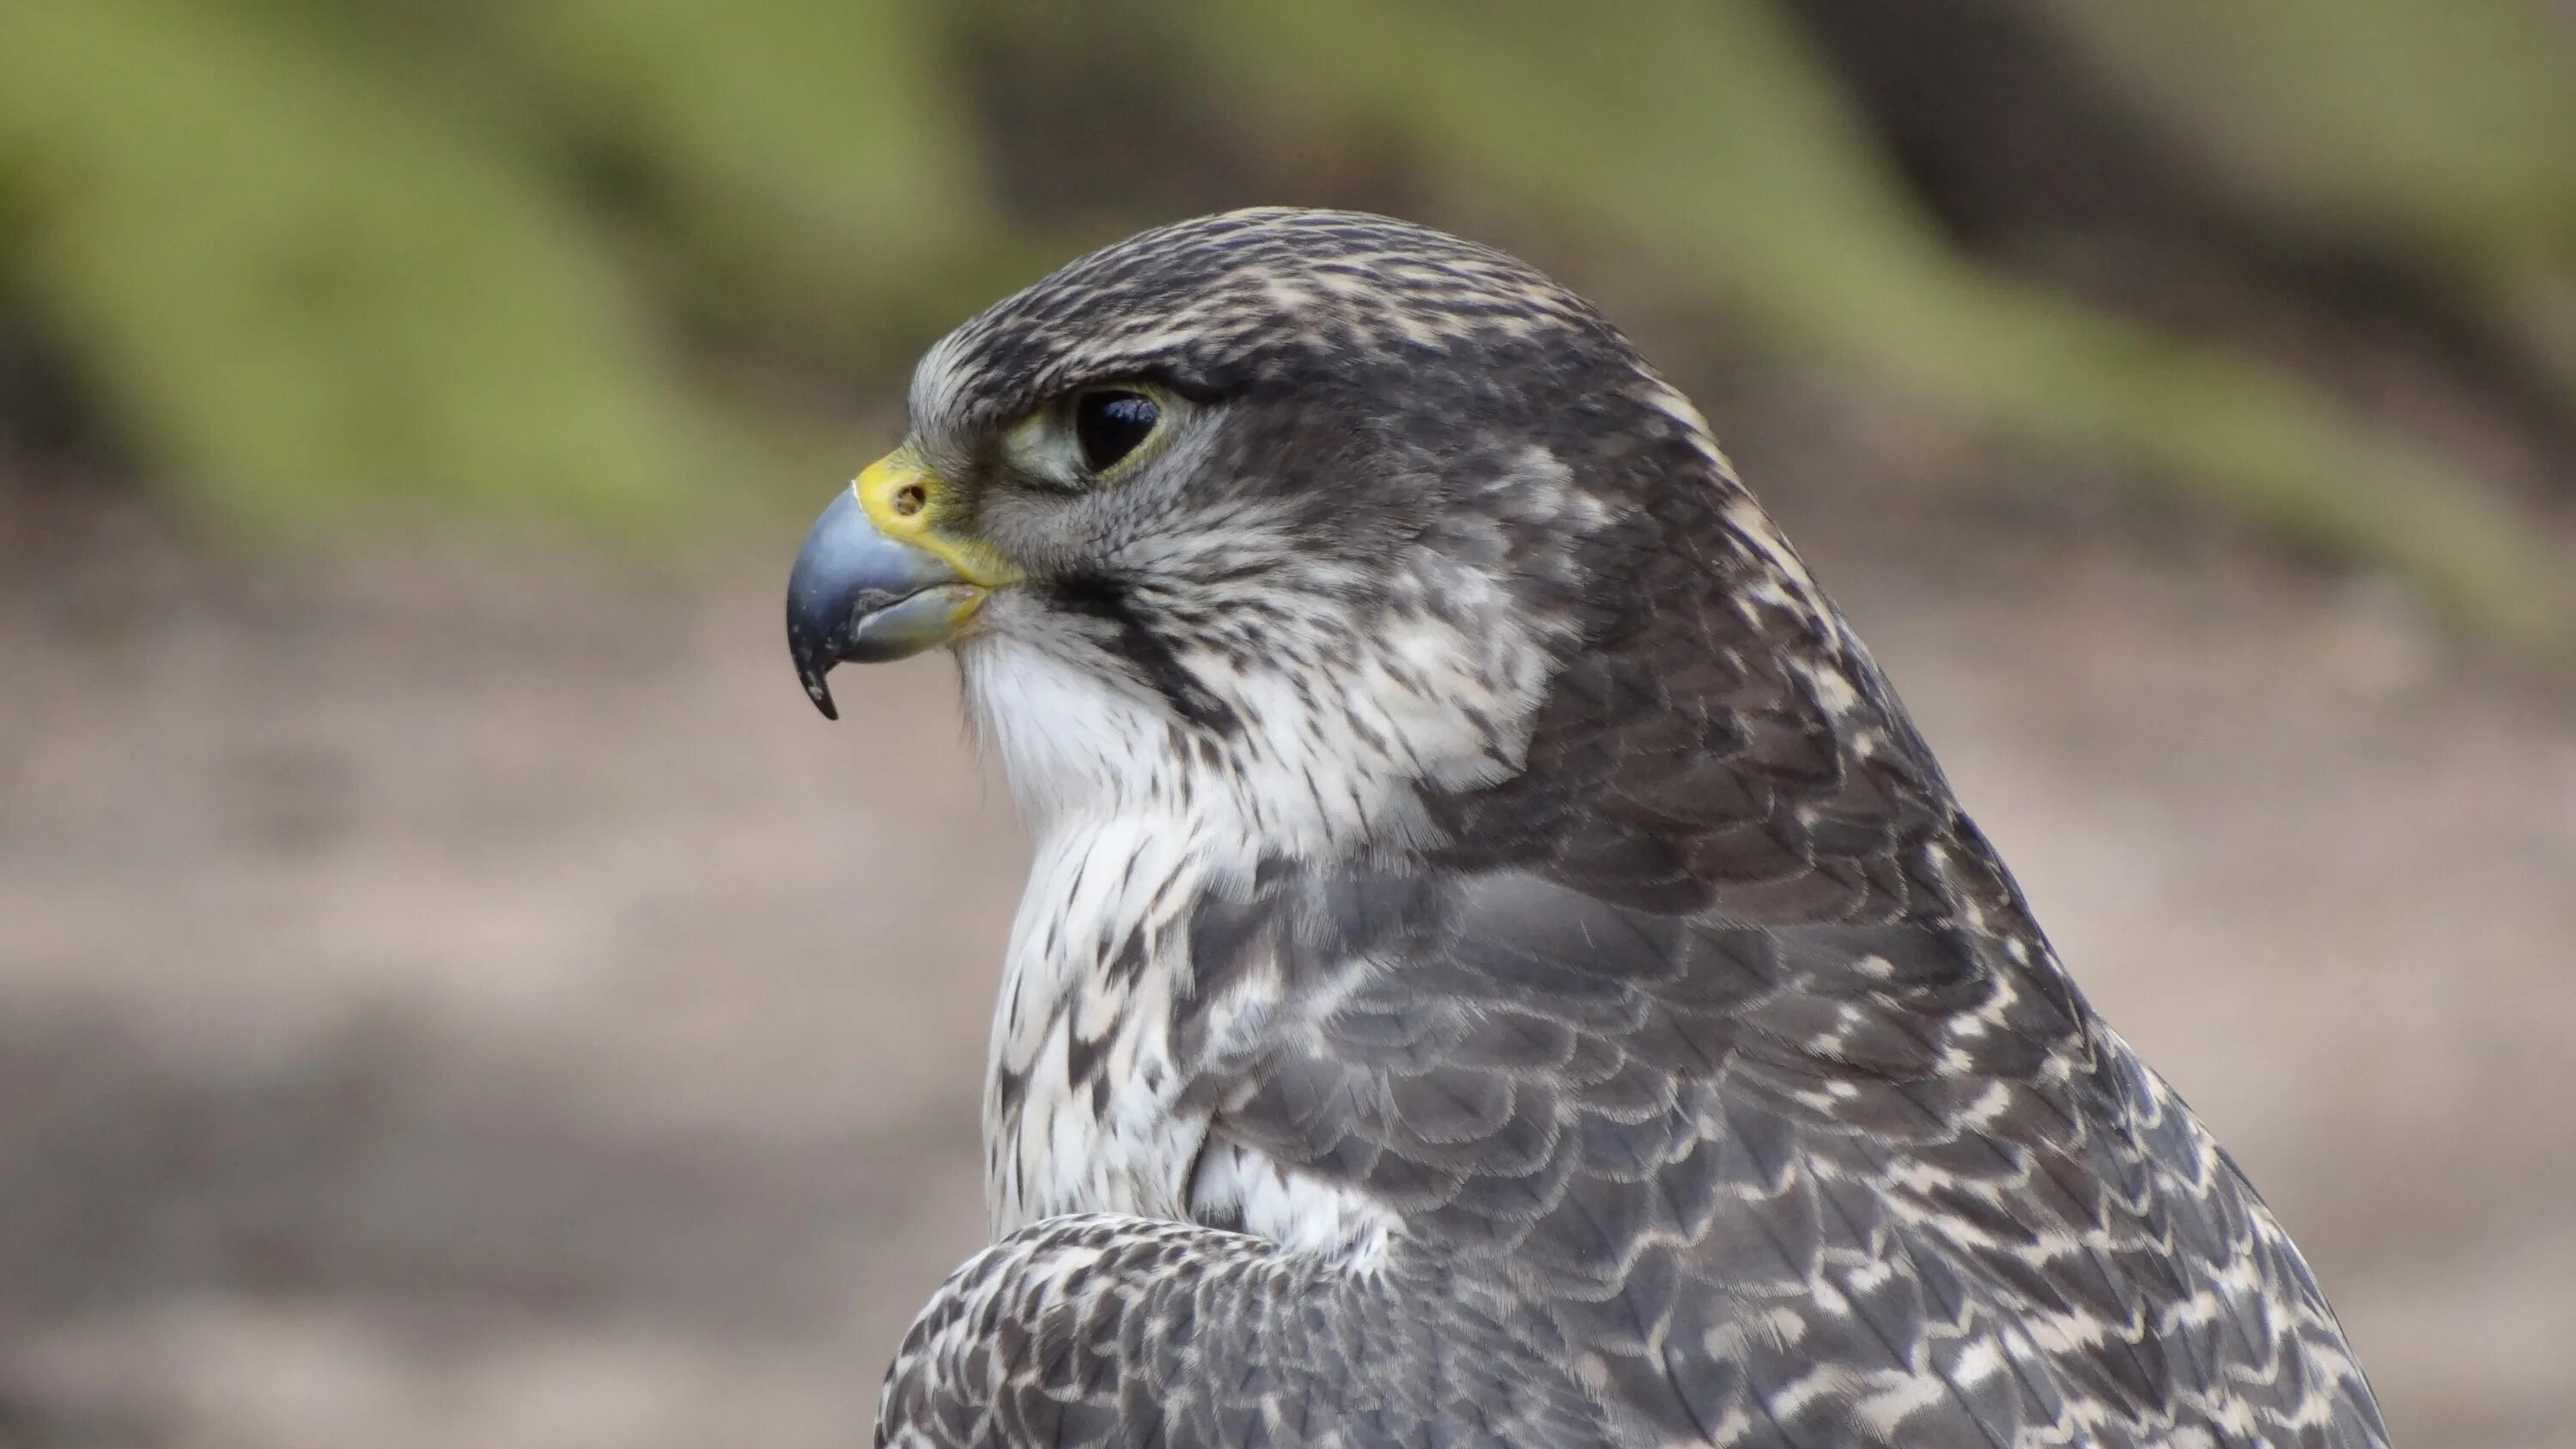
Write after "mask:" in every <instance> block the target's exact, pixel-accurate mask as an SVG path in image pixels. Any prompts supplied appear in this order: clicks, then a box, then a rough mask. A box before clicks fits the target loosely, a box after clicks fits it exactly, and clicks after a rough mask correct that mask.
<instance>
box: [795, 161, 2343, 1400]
mask: <svg viewBox="0 0 2576 1449" xmlns="http://www.w3.org/2000/svg"><path fill="white" fill-rule="evenodd" d="M910 424H911V426H910V432H909V434H908V436H907V437H906V438H905V439H904V441H903V444H902V446H901V447H899V448H897V449H896V450H895V451H894V452H893V453H892V454H890V455H888V456H887V457H886V458H885V459H884V460H882V461H880V462H878V463H876V464H875V465H873V466H871V467H870V468H869V469H868V470H867V471H866V472H865V473H863V474H861V475H860V477H859V479H858V481H857V482H856V483H855V484H854V485H853V487H852V488H851V490H850V491H849V492H848V493H846V494H844V495H843V496H842V497H840V498H838V499H836V500H835V501H834V502H833V504H832V506H831V507H830V508H829V509H827V510H826V511H825V513H824V515H823V517H822V519H821V521H820V522H818V523H817V524H816V525H815V528H814V532H813V534H812V536H811V537H810V538H809V539H808V540H807V542H806V545H805V550H804V553H803V554H802V555H801V556H800V557H799V558H798V560H797V562H796V568H795V573H794V576H793V578H792V580H791V582H790V585H789V594H788V637H789V642H790V645H791V647H792V650H793V652H794V654H795V659H796V668H797V673H798V675H799V676H800V677H801V678H802V679H803V681H804V683H805V686H806V689H807V690H808V692H809V693H810V694H811V695H812V697H813V698H814V700H815V702H816V703H817V704H818V705H820V706H821V707H822V708H823V710H824V712H825V713H827V714H829V713H831V712H832V704H831V696H830V693H829V691H828V690H827V689H826V687H825V676H826V674H827V673H828V671H829V670H830V669H831V668H832V667H833V665H834V664H836V663H838V662H841V661H845V660H862V661H867V660H879V659H889V658H895V657H899V656H902V655H906V654H911V653H916V652H919V651H922V650H926V649H930V648H933V647H939V646H945V647H947V648H949V649H951V650H952V651H954V653H955V656H956V658H957V660H958V664H959V667H960V674H961V677H962V679H963V682H964V688H965V692H966V695H967V698H968V702H969V705H970V714H971V716H972V718H973V720H974V722H975V727H976V729H977V731H978V733H979V735H980V736H981V738H982V739H983V741H984V742H985V743H986V744H987V746H988V747H989V748H990V749H991V750H992V751H993V752H994V753H995V754H996V755H998V757H999V758H1000V760H1001V762H1002V764H1003V766H1004V767H1005V771H1006V773H1007V775H1008V777H1009V779H1010V782H1011V787H1012V790H1013V793H1014V794H1015V796H1016V797H1017V799H1018V801H1019V803H1020V806H1021V808H1022V810H1023V812H1024V814H1025V815H1026V817H1027V818H1028V820H1029V822H1030V823H1031V825H1032V827H1033V829H1034V830H1035V832H1036V836H1037V853H1036V860H1035V863H1034V865H1033V867H1032V870H1031V874H1030V879H1029V884H1028V896H1027V900H1026V902H1025V904H1024V906H1023V908H1022V910H1021V912H1020V917H1019V922H1018V925H1017V927H1016V928H1015V930H1014V932H1013V935H1012V940H1011V945H1010V948H1009V959H1008V962H1007V964H1006V968H1005V977H1004V983H1003V988H1002V995H1001V1001H1000V1003H999V1007H998V1015H997V1019H996V1022H995V1029H994V1038H993V1039H994V1055H993V1060H992V1062H991V1066H990V1074H989V1077H988V1080H987V1083H986V1093H985V1123H984V1131H985V1152H986V1194H987V1198H988V1201H989V1205H990V1207H991V1211H992V1215H993V1226H994V1231H995V1234H996V1238H995V1242H994V1244H993V1246H992V1247H990V1248H989V1249H987V1250H986V1251H985V1252H983V1253H982V1254H980V1255H978V1256H977V1257H976V1258H975V1259H973V1260H972V1261H971V1262H969V1263H968V1264H967V1265H966V1266H965V1267H964V1268H963V1269H961V1270H959V1271H958V1273H957V1274H956V1275H955V1276H954V1277H952V1278H951V1279H950V1280H949V1281H948V1283H947V1285H946V1286H945V1287H943V1288H942V1289H940V1291H939V1293H938V1295H937V1296H936V1297H935V1298H934V1299H933V1300H932V1301H931V1303H930V1306H929V1307H928V1308H926V1309H925V1310H924V1311H923V1312H922V1314H921V1316H920V1318H919V1320H918V1321H917V1322H916V1323H915V1325H914V1327H913V1329H912V1332H911V1333H910V1335H909V1336H907V1338H906V1339H905V1340H904V1343H903V1346H902V1349H901V1351H900V1352H899V1354H898V1356H897V1358H896V1360H895V1363H894V1367H893V1370H892V1372H891V1374H890V1376H889V1378H888V1380H887V1383H886V1387H885V1393H884V1397H883V1400H882V1403H881V1406H880V1418H879V1423H878V1429H877V1434H878V1438H879V1441H880V1442H881V1443H885V1444H892V1445H901V1446H932V1445H939V1446H968V1445H975V1446H996V1449H1023V1446H1037V1445H1047V1446H1088V1445H1099V1446H1110V1445H1131V1444H1148V1443H1152V1444H1162V1445H1168V1446H1171V1449H1201V1446H1204V1449H1220V1446H1225V1449H1232V1446H1248V1445H1255V1444H1284V1443H1310V1442H1311V1443H1335V1444H1342V1445H1349V1446H1354V1449H1357V1446H1376V1445H1444V1446H1465V1445H1494V1446H1513V1449H1537V1446H1560V1445H1562V1446H1572V1445H1633V1446H1648V1445H1653V1446H1668V1445H1675V1444H1699V1443H1708V1444H1747V1445H1766V1446H1771V1445H1776V1446H1789V1445H1824V1444H1833V1445H1864V1444H1866V1445H1880V1444H1884V1445H1899V1444H1902V1445H1912V1446H1922V1445H1978V1446H1991V1445H2000V1444H2072V1443H2081V1444H2097V1445H2145V1444H2201V1445H2216V1444H2243V1443H2258V1442H2259V1443H2299V1444H2312V1445H2332V1446H2350V1445H2369V1444H2379V1443H2382V1442H2384V1441H2385V1438H2386V1431H2385V1430H2384V1428H2383V1427H2382V1425H2381V1422H2380V1417H2379V1414H2378V1411H2377V1409H2376V1408H2375V1407H2374V1405H2373V1403H2372V1401H2371V1396H2370V1390H2369V1388H2368V1386H2367V1385H2366V1384H2365V1382H2364V1380H2363V1376H2362V1371H2361V1369H2360V1367H2359V1366H2358V1364H2357V1363H2356V1362H2355V1360H2354V1358H2353V1356H2352V1352H2351V1350H2350V1349H2349V1348H2348V1347H2347V1345H2346V1344H2345V1341H2344V1338H2343V1335H2342V1333H2341V1331H2340V1330H2339V1329H2338V1328H2337V1326H2336V1324H2335V1319H2334V1315H2333V1313H2332V1312H2331V1310H2330V1309H2329V1308H2328V1307H2327V1305H2326V1301H2325V1298H2324V1296H2323V1295H2322V1294H2321V1293H2320V1292H2319V1291H2318V1288H2317V1285H2316V1283H2315V1281H2314V1280H2313V1279H2312V1278H2311V1277H2310V1276H2309V1273H2308V1270H2307V1267H2306V1265H2305V1264H2304V1263H2303V1262H2302V1261H2301V1260H2300V1257H2299V1254H2298V1252H2297V1250H2296V1249H2295V1248H2293V1247H2292V1246H2291V1244H2290V1241H2289V1239H2288V1238H2287V1237H2286V1236H2284V1234H2283V1233H2282V1230H2281V1228H2280V1226H2279V1225H2278V1224H2277V1223H2276V1222H2275V1221H2274V1220H2273V1218H2272V1215H2271V1214H2270V1213H2269V1212H2268V1211H2267V1210H2266V1209H2265V1208H2264V1206H2263V1204H2262V1202H2261V1201H2260V1200H2259V1199H2258V1198H2257V1197H2256V1196H2255V1193H2254V1190H2253V1189H2252V1188H2251V1187H2249V1186H2248V1185H2247V1184H2246V1182H2245V1179H2244V1178H2243V1176H2242V1175H2240V1174H2239V1172H2238V1171H2237V1169H2236V1166H2235V1164H2234V1163H2233V1162H2232V1161H2230V1160H2229V1158H2228V1157H2227V1156H2226V1154H2224V1153H2223V1152H2221V1151H2220V1150H2219V1148H2218V1146H2217V1144H2216V1143H2215V1142H2213V1141H2212V1140H2211V1138H2210V1135H2209V1133H2208V1132H2207V1131H2206V1130H2205V1129H2204V1128H2203V1127H2202V1126H2201V1124H2200V1123H2199V1121H2198V1120H2197V1119H2195V1118H2194V1117H2193V1116H2192V1114H2191V1113H2190V1112H2189V1110H2187V1109H2186V1108H2185V1107H2184V1105H2183V1104H2182V1102H2181V1101H2180V1100H2179V1099H2178V1098H2177V1097H2176V1096H2175V1095H2174V1094H2173V1092H2172V1091H2171V1090H2170V1089H2169V1088H2167V1087H2166V1086H2165V1085H2164V1083H2163V1082H2162V1081H2161V1080H2160V1079H2158V1078H2157V1077H2156V1076H2155V1074H2154V1073H2152V1072H2150V1071H2149V1070H2147V1068H2146V1067H2145V1066H2144V1065H2143V1064H2142V1063H2140V1061H2139V1060H2138V1058H2137V1055H2136V1054H2135V1053H2134V1052H2132V1051H2131V1050H2130V1049H2129V1047H2128V1046H2127V1044H2126V1043H2124V1042H2122V1041H2121V1039H2120V1038H2119V1037H2118V1036H2117V1035H2115V1034H2113V1032H2112V1031H2111V1030H2110V1029H2109V1028H2108V1027H2107V1026H2105V1025H2104V1024H2103V1023H2102V1022H2101V1020H2100V1019H2099V1018H2098V1017H2096V1016H2095V1015H2094V1013H2093V1011H2092V1010H2091V1008H2090V1007H2089V1006H2088V1005H2087V1004H2086V1003H2085V1000H2084V998H2083V996H2082V994H2081V993H2079V992H2078V991H2077V990H2076V988H2075V986H2074V984H2073V982H2072V981H2071V980H2070V979H2069V978H2068V976H2067V975H2066V973H2065V971H2064V970H2063V968H2062V967H2061V966H2060V965H2059V963H2058V960H2057V958H2056V956H2055V954H2054V952H2053V951H2052V950H2051V948H2050V946H2049V944H2048V941H2047V939H2046V937H2044V936H2043V935H2042V934H2041V932H2040V930H2039V927H2038V926H2037V924H2036V923H2035V922H2034V921H2033V920H2032V918H2031V915H2030V913H2029V910H2028V908H2027V907H2026V906H2025V904H2024V903H2023V900H2022V897H2021V894H2020V892H2019V890H2018V889H2017V888H2016V887H2015V886H2014V884H2013V881H2012V878H2011V876H2010V875H2009V874H2007V873H2006V871H2005V869H2004V867H2003V865H2002V863H2001V862H2000V861H1999V860H1997V858H1996V857H1995V854H1994V851H1993V850H1992V849H1991V848H1990V847H1989V846H1988V845H1987V843H1986V841H1985V839H1984V837H1983V836H1982V835H1980V834H1979V833H1978V831H1977V828H1976V827H1975V826H1974V825H1973V824H1971V823H1970V821H1969V820H1968V818H1967V816H1966V815H1964V814H1963V813H1961V811H1960V809H1959V806H1958V804H1957V803H1956V801H1955V800H1954V799H1953V798H1952V796H1951V793H1950V790H1949V787H1948V785H1947V784H1946V782H1944V780H1943V779H1942V776H1941V772H1940V769H1939V767H1938V766H1937V765H1936V764H1935V763H1934V762H1933V760H1932V757H1931V755H1930V754H1929V752H1928V751H1927V750H1926V748H1925V746H1924V744H1923V741H1922V739H1921V738H1920V737H1919V736H1918V735H1917V734H1916V733H1915V731H1914V729H1913V727H1912V725H1911V724H1910V723H1909V722H1908V720H1907V718H1906V716H1905V712H1904V710H1903V708H1902V707H1901V706H1900V705H1899V704H1898V703H1897V700H1896V697H1895V695H1894V693H1893V692H1892V691H1891V690H1890V689H1889V688H1888V686H1887V683H1886V681H1885V680H1884V679H1882V678H1881V677H1880V675H1879V672H1878V670H1877V669H1876V667H1875V666H1873V665H1872V664H1871V662H1870V659H1869V656H1868V654H1867V653H1866V652H1865V651H1864V650H1863V649H1862V648H1861V645H1860V643H1859V641H1858V640H1857V639H1855V638H1854V637H1853V635H1852V633H1851V630H1850V628H1849V627H1848V626H1847V625H1846V624H1845V622H1844V621H1843V619H1842V617H1841V615H1840V614H1839V613H1837V612H1836V610H1835V609H1834V607H1833V605H1832V603H1831V602H1830V601H1829V600H1828V599H1827V598H1826V597H1825V595H1824V593H1823V592H1822V591H1821V590H1820V589H1819V588H1818V587H1817V584H1816V582H1815V580H1814V579H1813V578H1812V577H1811V576H1810V575H1809V574H1808V572H1807V570H1806V569H1805V567H1804V566H1803V565H1801V563H1800V562H1799V560H1798V556H1797V554H1796V553H1795V552H1794V551H1792V550H1791V549H1790V547H1789V546H1788V544H1787V543H1786V542H1785V541H1784V540H1783V539H1782V538H1781V537H1780V535H1779V534H1778V533H1777V532H1776V531H1775V530H1774V529H1773V527H1772V526H1771V524H1770V522H1769V521H1768V519H1767V518H1766V517H1765V516H1764V515H1763V513H1762V511H1761V509H1760V508H1759V507H1758V506H1757V505H1756V504H1755V503H1754V502H1753V500H1752V498H1751V496H1750V495H1749V494H1747V493H1746V492H1745V490H1744V488H1743V487H1742V485H1741V484H1739V483H1738V482H1737V480H1736V478H1735V476H1734V474H1733V472H1732V470H1731V469H1730V467H1729V465H1728V464H1727V462H1726V459H1725V458H1724V456H1723V455H1722V454H1721V453H1720V452H1719V451H1718V448H1717V445H1716V444H1715V442H1714V441H1713V440H1712V439H1711V437H1710V434H1709V430H1708V427H1707V425H1706V423H1705V422H1704V421H1703V420H1702V419H1701V416H1700V414H1699V412H1698V410H1697V409H1696V408H1694V407H1693V406H1692V405H1691V403H1690V402H1689V400H1688V399H1686V398H1684V397H1683V396H1682V395H1681V394H1680V393H1679V392H1677V391H1675V390H1674V389H1673V388H1672V387H1671V386H1670V385H1669V384H1667V383H1665V382H1664V381H1663V380H1662V379H1661V378H1660V377H1658V376H1657V375H1656V374H1655V372H1654V371H1653V370H1652V369H1651V368H1649V367H1648V366H1647V365H1646V364H1645V362H1644V361H1643V360H1641V359H1640V358H1639V356H1638V355H1637V353H1636V351H1635V350H1634V349H1633V348H1632V347H1631V346H1630V344H1629V343H1628V341H1627V340H1626V339H1625V338H1624V337H1623V336H1621V334H1620V333H1619V332H1618V331H1617V330H1616V329H1615V328H1613V327H1612V326H1611V325H1610V324H1609V323H1608V322H1607V321H1605V320H1604V319H1603V318H1602V317H1601V315H1600V314H1599V313H1598V312H1596V311H1595V310H1594V309H1593V308H1592V307H1591V306H1589V305H1588V304H1586V303H1585V302H1583V301H1582V300H1580V299H1579V298H1577V297H1575V296H1573V295H1571V294H1570V293H1568V292H1566V291H1564V290H1563V289H1561V288H1559V287H1557V286H1555V285H1554V284H1552V283H1550V282H1549V281H1548V280H1547V279H1546V278H1544V277H1542V276H1540V275H1539V274H1538V273H1536V272H1535V271H1533V270H1531V269H1530V268H1528V267H1527V266H1524V265H1523V264H1521V263H1519V262H1517V261H1514V260H1513V259H1511V258H1509V257H1506V256H1503V255H1501V254H1499V253H1496V252H1493V251H1490V250H1488V249H1486V248H1484V247H1480V246H1476V245H1474V244H1471V243H1468V242H1464V241H1460V240H1458V239H1456V238H1454V237H1449V236H1445V235H1442V234H1440V233H1437V232H1433V231H1430V230H1426V229H1424V228H1421V227H1417V226H1412V225H1409V224H1406V223H1402V222H1397V221H1390V220H1386V219H1384V218H1378V217H1369V216H1359V215H1351V214H1346V213H1336V212H1322V211H1298V210H1262V211H1247V212H1238V213H1233V214H1230V215H1224V216H1216V217H1208V218H1204V219H1201V220H1197V221H1190V222H1184V223H1181V224H1179V225H1175V226H1170V227H1165V228H1162V229H1160V230H1156V231H1150V232H1146V233H1144V234H1143V235H1140V236H1137V237H1134V238H1132V239H1130V240H1128V241H1125V242H1122V243H1119V244H1118V245H1116V246H1113V247H1110V248H1108V249H1107V250H1105V251H1102V252H1099V253H1097V254H1095V255H1092V256H1089V257H1086V258H1083V259H1082V260H1080V261H1077V262H1074V263H1073V264H1072V265H1070V266H1068V267H1066V268H1065V269H1063V270H1062V271H1060V272H1057V273H1056V274H1055V275H1053V276H1051V277H1048V278H1046V279H1045V280H1043V281H1041V282H1039V283H1037V284H1036V285H1034V286H1032V287H1030V288H1029V289H1028V290H1026V291H1024V292H1021V293H1019V294H1018V295H1016V296H1013V297H1010V298H1008V299H1006V300H1004V301H1003V302H1001V303H999V304H997V305H996V306H994V307H993V308H991V309H990V310H988V311H986V312H984V313H983V314H982V315H980V316H978V317H976V318H974V319H973V320H971V321H969V322H967V323H966V324H965V325H964V326H962V327H960V328H959V329H958V330H957V331H956V332H954V333H952V334H951V335H950V336H948V337H947V338H946V339H945V340H943V341H942V342H940V343H939V344H938V345H937V346H936V347H934V348H933V349H932V350H931V352H930V354H929V355H928V356H927V357H926V358H925V359H924V360H923V361H922V363H921V365H920V367H919V369H918V371H917V372H916V373H915V375H914V378H913V383H912V391H911V397H910Z"/></svg>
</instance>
